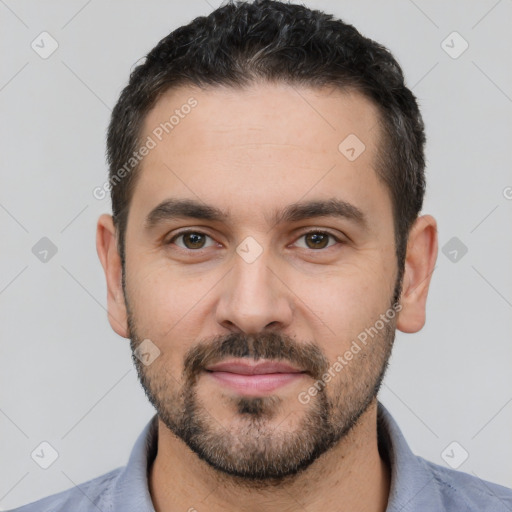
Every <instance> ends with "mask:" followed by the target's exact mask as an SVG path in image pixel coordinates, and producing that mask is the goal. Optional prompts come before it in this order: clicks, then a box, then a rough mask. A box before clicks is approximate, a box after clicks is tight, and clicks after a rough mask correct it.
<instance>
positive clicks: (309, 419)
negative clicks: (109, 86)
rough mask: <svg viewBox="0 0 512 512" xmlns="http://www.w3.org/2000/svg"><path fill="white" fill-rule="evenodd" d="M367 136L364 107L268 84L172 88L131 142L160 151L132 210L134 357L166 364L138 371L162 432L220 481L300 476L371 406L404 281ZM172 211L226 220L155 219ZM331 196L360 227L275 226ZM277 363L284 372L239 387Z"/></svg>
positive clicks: (372, 141) (305, 214)
mask: <svg viewBox="0 0 512 512" xmlns="http://www.w3.org/2000/svg"><path fill="white" fill-rule="evenodd" d="M192 96H193V97H194V98H195V99H196V100H197V106H195V108H193V109H190V113H189V114H187V115H183V118H180V121H179V123H177V124H176V125H175V126H174V128H173V129H172V131H170V133H169V134H165V132H164V135H163V137H162V140H161V141H158V139H157V138H155V136H154V133H155V132H154V130H155V129H156V128H157V127H158V126H159V125H160V123H163V122H165V121H168V120H169V118H170V116H171V115H172V114H173V113H174V112H175V110H176V109H180V107H182V105H185V104H187V100H188V99H189V98H190V97H192ZM185 110H186V111H188V110H189V109H185ZM183 111H184V110H182V111H181V112H183ZM379 129H380V128H379V127H378V126H377V110H376V108H375V107H374V106H373V105H372V104H371V103H370V102H369V101H368V100H366V99H365V98H364V97H362V96H361V95H359V94H355V93H352V94H348V93H346V92H345V93H344V92H341V91H339V90H332V89H322V90H319V89H308V88H294V87H291V86H287V85H268V84H266V85H262V84H259V85H254V86H251V88H249V89H246V90H235V89H225V88H210V89H208V90H204V91H199V90H198V89H195V88H194V89H192V88H180V89H177V90H174V91H169V92H168V93H167V94H166V95H164V96H163V97H162V98H161V99H160V100H159V101H158V103H157V104H156V106H155V107H154V108H153V110H152V111H151V112H150V113H149V114H148V116H147V117H146V119H145V123H144V131H143V134H142V140H146V139H147V136H151V137H152V138H153V139H155V141H156V142H157V144H156V147H154V148H153V149H151V150H150V151H149V154H148V155H147V156H146V157H145V158H144V160H143V164H142V169H141V174H140V176H139V178H138V181H137V183H136V187H135V190H134V195H133V198H132V202H131V204H130V212H129V216H128V223H127V231H126V261H125V275H126V281H125V290H124V291H125V300H126V305H127V308H128V320H129V321H128V323H129V332H130V338H131V340H132V349H133V350H135V349H136V348H137V347H138V346H139V345H140V343H141V342H142V341H143V340H146V339H149V340H151V343H152V344H154V345H156V347H158V349H159V350H160V356H159V357H157V358H156V359H155V360H154V361H153V362H152V363H151V364H150V365H147V366H146V365H144V364H142V363H141V362H140V361H139V360H138V359H137V358H134V361H135V363H136V366H137V371H138V373H139V378H140V379H141V382H142V385H143V387H144V389H145V391H146V394H147V395H148V397H149V399H150V400H151V402H152V403H153V405H154V406H155V408H156V410H157V413H158V415H159V417H160V419H161V420H162V422H163V423H164V424H165V425H166V426H167V427H168V428H169V429H170V430H171V431H172V432H173V433H174V434H176V435H177V436H178V437H180V438H181V439H182V440H183V441H184V442H186V443H187V444H188V446H189V447H190V448H191V449H192V450H194V451H195V452H196V453H197V454H198V455H199V456H200V457H201V458H202V459H203V460H205V461H206V462H208V463H209V464H210V465H211V466H212V467H215V468H216V469H218V470H220V471H222V472H224V473H229V474H232V475H238V476H242V477H245V478H246V479H252V480H258V479H259V480H263V479H272V480H278V479H279V478H282V477H285V476H289V475H293V474H296V473H297V472H298V471H299V470H301V469H303V468H305V467H307V466H308V465H309V464H311V463H312V462H313V461H314V460H315V459H316V458H317V457H318V456H319V455H321V454H322V453H324V452H325V451H326V450H328V449H329V448H330V447H332V446H333V444H334V443H336V441H338V440H339V439H341V438H342V437H343V436H344V435H345V434H346V433H347V432H348V431H349V430H350V428H351V427H352V426H353V425H354V424H355V422H356V421H357V419H358V418H359V417H360V416H361V414H362V413H363V412H365V411H366V410H367V408H368V406H369V405H370V404H371V403H373V402H374V400H375V396H376V391H377V389H378V386H379V383H380V380H381V378H382V376H383V373H384V370H385V367H386V364H387V360H388V357H389V355H390V351H391V346H392V342H393V338H394V332H395V323H396V319H395V318H394V311H393V312H391V313H390V308H392V306H393V302H394V297H395V292H396V291H397V290H396V289H395V285H396V278H397V271H398V269H397V268H396V259H395V247H394V232H393V217H392V205H391V200H390V196H389V192H388V190H387V189H386V187H385V186H384V185H383V184H382V183H381V182H380V181H379V179H378V177H377V174H376V172H375V169H374V162H375V160H376V151H377V141H378V135H379ZM351 134H355V135H356V136H357V138H358V139H359V140H360V141H362V143H363V144H364V146H365V149H364V151H363V152H362V153H361V154H359V156H357V155H358V153H359V152H360V151H361V148H362V146H361V145H355V143H354V140H356V139H354V138H353V136H352V138H351V139H348V141H349V142H350V144H349V147H348V148H347V147H345V146H346V145H347V143H345V146H344V145H343V144H342V151H340V149H339V148H338V147H339V145H340V143H341V142H342V141H344V140H345V139H346V138H347V137H348V136H350V135H351ZM356 142H357V141H356ZM357 144H359V143H357ZM352 146H353V147H354V148H355V149H354V151H351V149H350V147H352ZM354 155H356V156H357V158H355V159H354V158H353V156H354ZM347 156H349V157H350V158H348V157H347ZM169 200H190V201H194V202H197V203H199V205H202V206H206V205H209V206H211V207H214V208H215V209H218V210H219V211H220V212H224V214H225V218H215V219H212V218H204V216H203V218H198V217H196V216H195V215H196V213H195V212H192V209H189V210H188V214H189V215H194V216H192V217H188V216H184V215H183V214H181V215H180V216H178V217H175V216H174V217H173V216H171V215H170V213H171V208H169V207H167V208H162V207H161V208H160V209H158V210H157V211H156V212H154V213H153V214H152V215H151V212H153V211H154V209H155V208H157V207H158V206H159V205H161V204H162V203H164V202H165V201H169ZM330 200H338V201H343V202H345V203H349V204H350V205H352V206H353V207H355V208H357V211H359V213H360V214H362V215H359V216H358V215H354V212H355V211H356V210H355V208H353V209H351V210H349V209H347V208H345V210H344V211H345V212H347V211H348V213H349V215H345V216H343V215H342V216H340V215H333V214H328V215H323V216H317V215H314V216H313V209H309V210H307V209H305V210H304V209H302V210H300V209H298V210H297V211H295V215H287V216H286V215H282V216H281V218H278V217H276V214H277V213H278V212H280V213H282V212H286V209H287V208H289V207H290V205H294V204H296V203H306V202H317V203H321V202H325V201H330ZM331 204H334V203H331ZM317 206H318V205H317ZM297 212H298V213H297ZM351 212H352V215H350V213H351ZM300 213H302V214H300ZM363 216H364V221H363V220H362V218H363ZM148 219H151V222H148ZM184 231H187V232H188V234H183V232H184ZM309 232H311V233H309ZM308 233H309V234H308ZM381 315H383V316H384V317H385V319H386V320H385V321H383V320H382V318H383V316H381ZM379 320H380V321H379ZM362 333H366V339H365V336H364V335H362ZM370 333H371V334H370ZM358 336H359V337H358ZM363 339H365V342H364V343H363V342H362V340H363ZM354 342H356V345H354ZM146 343H147V342H146ZM356 347H358V349H357V348H356ZM348 352H350V353H351V354H352V355H351V356H350V354H348ZM277 361H278V362H281V363H286V364H288V365H289V366H291V367H292V369H290V368H285V367H274V368H272V367H267V368H266V369H265V368H264V367H262V366H260V368H259V370H258V371H259V372H267V373H270V374H267V375H266V376H265V375H247V373H251V372H254V371H255V370H254V367H255V366H257V365H258V364H260V363H262V362H273V363H275V362H277ZM336 362H338V364H336ZM218 363H245V364H246V366H245V367H243V368H242V367H240V366H236V364H235V365H234V366H233V365H232V366H228V367H224V368H223V367H219V366H218ZM215 365H217V367H215ZM212 370H217V371H212ZM278 372H281V373H280V375H278V374H277V373H278ZM326 372H329V373H330V378H328V377H325V374H326ZM240 373H242V375H241V374H240ZM315 389H316V391H315Z"/></svg>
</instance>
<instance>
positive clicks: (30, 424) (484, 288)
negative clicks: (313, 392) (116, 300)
mask: <svg viewBox="0 0 512 512" xmlns="http://www.w3.org/2000/svg"><path fill="white" fill-rule="evenodd" d="M305 3H306V5H309V6H313V7H318V8H321V9H325V10H326V11H330V12H332V13H333V14H335V15H336V16H338V17H341V18H342V19H344V20H345V21H348V22H350V23H352V24H354V25H355V26H356V27H357V28H358V29H359V30H360V31H361V32H362V33H363V34H364V35H366V36H368V37H371V38H372V39H375V40H377V41H379V42H381V43H383V44H384V45H386V46H387V47H388V48H389V49H390V50H391V51H392V52H393V53H394V55H395V56H396V57H397V59H398V61H399V62H400V64H401V65H402V66H403V69H404V73H405V75H406V78H407V83H408V85H409V87H411V88H412V90H413V92H414V93H415V94H416V95H417V97H418V99H419V102H420V105H421V108H422V111H423V115H424V119H425V123H426V127H427V138H428V143H427V158H428V167H427V180H428V190H427V196H426V201H425V207H424V210H423V213H430V214H432V215H434V217H436V219H437V220H438V227H439V245H440V251H439V256H438V261H437V266H436V268H435V271H434V275H433V280H432V284H431V290H430V295H429V299H428V302H427V324H426V326H425V328H424V329H423V330H422V331H421V332H419V333H417V334H403V333H400V332H398V333H397V340H396V344H395V349H394V354H393V356H392V361H391V367H390V370H389V373H388V374H387V377H386V380H385V384H384V385H383V388H382V392H381V395H380V397H381V400H382V401H383V403H384V404H385V405H387V407H388V408H389V409H390V410H391V412H392V413H393V414H394V416H395V418H396V419H397V421H398V423H399V425H400V426H401V428H402V429H403V432H404V434H405V436H406V438H407V439H408V441H409V443H410V445H411V447H412V449H413V450H414V451H415V452H416V453H418V454H420V455H422V456H424V457H426V458H428V459H430V460H432V461H434V462H437V463H439V464H443V465H447V462H446V461H445V460H444V459H443V457H442V453H443V452H444V450H445V448H446V447H447V446H448V445H450V443H452V442H453V441H456V442H457V443H459V444H458V445H456V446H455V449H454V451H453V452H451V448H450V449H449V450H448V453H449V454H450V455H451V456H452V457H451V459H448V460H450V462H451V463H452V464H453V461H459V462H460V460H461V457H462V455H463V454H464V452H463V451H462V450H466V451H467V452H468V453H469V457H468V458H467V460H466V461H465V462H464V463H463V464H461V465H460V467H459V469H460V470H461V471H465V472H467V473H470V474H475V475H477V476H479V477H481V478H484V479H488V480H491V481H494V482H497V483H500V484H502V485H507V486H510V487H512V464H511V463H510V460H512V442H511V441H512V439H511V437H512V428H511V426H512V403H511V402H512V372H511V371H510V367H511V364H510V363H511V361H512V343H511V332H512V314H511V313H512V269H511V268H512V266H511V261H512V257H511V256H512V229H511V220H512V200H510V198H511V197H512V188H507V187H512V173H511V165H510V164H511V160H512V157H511V153H510V147H511V141H512V127H511V122H510V120H511V112H512V99H511V96H512V83H511V78H512V73H511V67H510V62H512V55H511V53H512V44H511V43H512V36H511V30H510V27H512V1H511V0H501V1H496V0H489V1H471V2H469V1H467V0H465V1H462V0H461V1H457V2H445V1H441V0H439V1H429V2H427V1H420V0H416V1H415V2H413V1H411V0H396V1H392V2H390V1H388V2H367V1H360V0H357V1H355V0H354V1H342V2H335V1H307V2H305ZM219 4H220V1H217V0H207V1H206V0H194V1H187V2H178V1H168V0H167V1H153V2H142V1H140V2H137V1H125V2H117V3H115V2H105V1H100V0H92V1H89V2H85V1H83V0H80V1H68V2H56V1H51V2H50V1H46V2H26V1H21V0H20V1H15V0H5V1H3V0H0V19H1V30H0V38H1V45H0V48H1V52H2V55H1V62H2V67H1V71H0V106H1V112H2V123H1V125H0V144H1V153H0V154H1V156H0V162H1V180H2V186H1V188H0V223H1V228H2V247H3V250H2V251H0V264H1V268H2V272H1V275H0V314H1V317H0V329H1V346H0V351H1V352H0V365H1V367H0V393H1V395H0V436H1V445H2V453H1V456H0V461H1V468H0V508H1V509H4V510H5V509H9V508H12V507H15V506H18V505H21V504H24V503H27V502H29V501H33V500H36V499H38V498H41V497H43V496H47V495H50V494H53V493H56V492H58V491H61V490H64V489H67V488H69V487H71V486H73V485H75V484H79V483H82V482H84V481H86V480H88V479H91V478H93V477H95V476H98V475H100V474H103V473H106V472H107V471H109V470H111V469H113V468H115V467H118V466H121V465H124V464H125V463H126V461H127V458H128V456H129V453H130V450H131V448H132V445H133V443H134V441H135V439H136V437H137V436H138V434H139V432H140V431H141V429H142V428H143V426H144V425H145V424H146V422H147V421H148V420H149V418H150V417H151V416H152V415H153V413H154V410H153V408H152V407H151V406H150V404H149V403H148V402H147V400H146V398H145V396H144V393H143V390H142V388H141V387H140V385H139V383H138V380H137V376H136V372H135V369H134V368H133V367H132V362H131V357H130V349H129V342H128V340H124V339H122V338H120V337H118V336H117V335H116V334H115V333H114V332H113V331H112V330H111V329H110V326H109V324H108V322H107V315H106V311H105V305H106V287H105V282H104V276H103V271H102V269H101V266H100V264H99V261H98V258H97V255H96V249H95V226H96V220H97V217H98V216H99V215H100V214H101V213H103V212H106V211H110V205H109V202H108V198H107V199H104V200H97V199H95V198H94V197H93V194H92V191H93V189H94V188H95V187H97V186H101V185H102V184H103V183H104V181H105V179H106V173H107V167H106V163H105V158H104V151H105V130H106V127H107V123H108V120H109V115H110V111H111V108H112V107H113V105H114V104H115V102H116V100H117V98H118V95H119V93H120V91H121V89H122V87H123V86H124V85H125V83H126V81H127V79H128V74H129V71H130V69H131V67H132V66H133V65H134V63H135V62H136V61H137V60H138V59H140V58H141V57H142V56H143V55H144V54H145V53H147V52H148V51H149V50H150V49H151V48H152V47H153V46H154V45H155V44H156V43H157V42H158V41H159V40H160V39H161V38H162V37H164V36H165V35H167V34H168V33H169V32H170V31H171V30H172V29H174V28H176V27H177V26H179V25H181V24H184V23H187V22H189V21H190V20H191V19H192V18H193V17H195V16H198V15H203V14H207V13H209V12H210V11H211V10H212V8H213V7H217V6H218V5H219ZM42 31H47V32H49V33H50V34H51V36H52V37H53V38H54V39H55V40H56V41H57V42H58V45H59V46H58V49H57V50H56V51H55V52H54V53H53V54H52V55H51V56H50V57H48V58H47V59H43V58H41V57H40V56H39V55H38V54H37V53H36V52H35V51H34V50H33V49H32V48H31V43H32V41H33V40H36V42H37V41H38V39H37V37H38V36H39V34H40V33H41V32H42ZM453 31H457V32H458V33H459V34H460V35H461V36H462V37H463V38H464V40H466V41H467V42H468V44H469V48H468V49H467V50H466V51H465V52H464V53H462V54H461V55H460V56H459V57H458V58H452V57H451V56H450V55H448V53H446V51H445V49H444V48H443V46H442V42H443V40H445V39H446V38H447V36H449V34H451V33H452V32H453ZM452 41H453V42H452ZM446 44H449V45H450V46H452V47H453V48H451V50H450V51H451V52H452V53H453V52H454V51H455V52H457V51H459V50H460V49H461V48H462V46H461V44H462V41H461V40H460V39H453V37H452V38H451V39H450V38H449V39H448V40H447V43H445V45H446ZM46 47H48V46H46ZM507 197H508V198H507ZM42 237H48V238H49V239H50V240H51V241H52V242H53V244H55V246H56V247H57V253H56V254H55V255H54V256H53V257H51V258H50V255H48V258H47V259H48V261H47V262H42V261H40V260H39V259H38V258H37V257H36V256H35V255H34V254H33V252H32V248H33V246H34V245H35V244H36V243H37V242H38V241H39V240H40V239H41V238H42ZM453 237H457V239H458V241H456V243H457V244H459V245H460V243H463V244H464V245H465V246H466V247H467V249H468V252H467V254H465V255H464V256H462V257H461V254H462V253H461V252H460V248H459V252H458V253H457V254H458V258H457V261H455V262H454V261H451V260H450V258H449V257H448V256H446V255H445V254H444V253H443V252H442V248H443V247H444V246H445V245H446V244H447V243H448V242H449V241H450V239H452V238H453ZM452 243H453V242H452ZM449 250H452V247H451V246H448V249H447V250H446V252H447V253H448V252H449ZM449 256H450V255H449ZM450 257H452V256H450ZM42 441H48V442H49V443H50V444H51V445H52V446H53V447H54V448H55V449H56V450H57V451H58V453H59V458H58V459H57V460H56V462H55V463H54V464H53V465H52V466H50V467H49V468H48V469H46V470H44V469H41V468H40V467H39V466H38V465H36V463H35V462H34V461H33V460H32V459H31V457H30V454H31V453H32V451H33V450H34V449H35V448H36V447H37V446H38V445H39V444H40V443H41V442H42ZM445 453H446V452H445ZM445 458H446V457H445Z"/></svg>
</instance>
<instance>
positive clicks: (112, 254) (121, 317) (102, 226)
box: [96, 214, 129, 338]
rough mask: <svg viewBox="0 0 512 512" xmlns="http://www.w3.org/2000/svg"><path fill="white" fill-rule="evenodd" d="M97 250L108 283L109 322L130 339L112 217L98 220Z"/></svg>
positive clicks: (119, 259) (102, 216) (106, 216)
mask: <svg viewBox="0 0 512 512" xmlns="http://www.w3.org/2000/svg"><path fill="white" fill-rule="evenodd" d="M96 250H97V252H98V257H99V259H100V262H101V265H102V267H103V270H104V272H105V279H106V282H107V309H108V320H109V322H110V325H111V327H112V329H114V331H115V332H116V333H117V334H119V336H122V337H123V338H128V337H129V335H128V322H127V312H126V304H125V300H124V294H123V288H122V280H121V279H122V266H121V258H120V256H119V252H118V250H117V243H116V229H115V226H114V222H113V219H112V216H111V215H108V214H103V215H101V216H100V218H99V219H98V224H97V229H96Z"/></svg>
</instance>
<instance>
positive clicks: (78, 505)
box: [8, 467, 124, 512]
mask: <svg viewBox="0 0 512 512" xmlns="http://www.w3.org/2000/svg"><path fill="white" fill-rule="evenodd" d="M123 469H124V467H119V468H116V469H113V470H112V471H110V472H109V473H105V474H104V475H101V476H98V477H96V478H93V479H92V480H88V481H87V482H84V483H82V484H79V485H77V486H75V487H71V488H70V489H67V490H65V491H62V492H59V493H57V494H53V495H51V496H47V497H45V498H42V499H40V500H37V501H34V502H32V503H29V504H27V505H23V506H21V507H18V508H16V509H12V510H10V511H8V512H69V511H70V510H73V512H97V511H98V509H99V510H110V504H111V501H112V497H111V489H112V486H113V484H114V482H115V481H116V479H117V478H118V476H119V474H120V473H121V472H122V471H123Z"/></svg>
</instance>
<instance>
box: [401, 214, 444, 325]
mask: <svg viewBox="0 0 512 512" xmlns="http://www.w3.org/2000/svg"><path fill="white" fill-rule="evenodd" d="M437 245H438V242H437V223H436V220H435V219H434V217H432V216H431V215H423V216H421V217H418V218H417V219H416V221H415V222H414V224H413V225H412V227H411V230H410V232H409V240H408V243H407V253H406V257H405V270H404V279H403V288H402V294H401V297H400V304H401V305H402V309H401V310H400V312H399V314H398V318H397V323H396V327H397V329H399V330H400V331H402V332H408V333H413V332H418V331H419V330H420V329H422V327H423V326H424V325H425V306H426V302H427V295H428V288H429V285H430V279H431V277H432V272H433V271H434V267H435V264H436V260H437V249H438V247H437Z"/></svg>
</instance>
